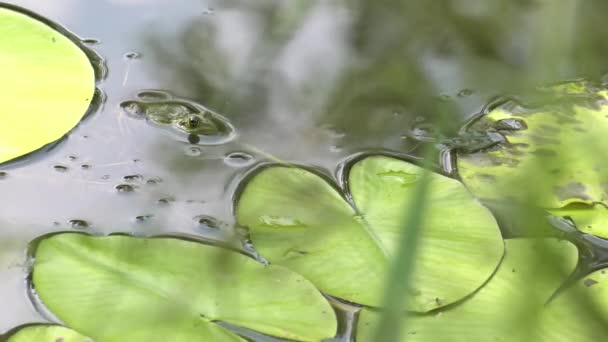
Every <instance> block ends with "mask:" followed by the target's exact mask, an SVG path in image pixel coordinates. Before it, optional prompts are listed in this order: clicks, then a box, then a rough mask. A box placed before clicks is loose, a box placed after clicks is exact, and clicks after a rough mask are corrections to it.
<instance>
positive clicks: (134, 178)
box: [122, 174, 144, 183]
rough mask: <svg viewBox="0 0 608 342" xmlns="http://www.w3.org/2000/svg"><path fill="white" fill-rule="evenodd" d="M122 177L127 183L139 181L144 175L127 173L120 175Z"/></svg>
mask: <svg viewBox="0 0 608 342" xmlns="http://www.w3.org/2000/svg"><path fill="white" fill-rule="evenodd" d="M122 179H124V181H125V182H129V183H133V182H141V181H143V179H144V176H142V175H140V174H135V175H127V176H124V177H122Z"/></svg>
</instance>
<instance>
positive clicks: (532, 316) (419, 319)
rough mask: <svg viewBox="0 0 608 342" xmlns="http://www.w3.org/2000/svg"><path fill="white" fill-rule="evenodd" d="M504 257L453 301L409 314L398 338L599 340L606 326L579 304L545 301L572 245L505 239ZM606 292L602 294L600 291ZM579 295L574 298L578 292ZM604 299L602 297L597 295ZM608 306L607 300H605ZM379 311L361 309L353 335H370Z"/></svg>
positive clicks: (569, 259) (569, 266) (567, 269)
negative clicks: (479, 282) (423, 312)
mask: <svg viewBox="0 0 608 342" xmlns="http://www.w3.org/2000/svg"><path fill="white" fill-rule="evenodd" d="M505 243H506V251H505V259H504V260H503V262H502V263H501V265H500V267H499V268H498V270H497V271H496V274H494V276H493V277H492V278H491V279H490V280H489V281H488V283H487V284H486V285H485V286H484V287H482V288H481V289H479V291H477V292H476V293H475V294H473V295H472V296H471V297H470V298H468V299H466V300H465V301H464V302H462V303H459V304H457V305H456V306H454V307H451V308H446V309H445V310H440V311H438V312H435V313H433V314H430V315H423V316H409V317H407V321H406V323H405V326H406V329H407V331H403V332H402V333H401V336H402V340H404V341H408V342H409V341H425V342H426V341H472V342H485V341H503V342H511V341H512V342H516V341H547V342H559V341H563V342H569V341H589V342H591V341H600V340H604V339H605V336H606V327H605V326H604V327H603V328H601V327H600V328H599V329H598V327H597V326H596V325H594V324H589V321H587V320H586V315H584V314H581V311H580V309H581V308H582V307H584V306H585V305H586V304H581V303H579V304H573V303H572V302H570V300H571V299H573V298H572V297H569V296H572V295H573V294H572V293H571V292H572V291H571V290H566V293H565V295H566V296H567V297H568V298H570V299H568V301H567V303H563V302H562V300H564V299H562V298H561V297H558V300H557V301H555V302H550V303H549V304H548V305H546V302H547V301H548V300H549V298H551V296H552V295H553V294H554V293H555V291H556V290H557V289H558V288H560V287H561V286H562V284H563V283H564V281H566V279H567V278H568V277H569V276H570V274H571V273H572V271H573V270H574V268H575V266H576V264H577V261H578V252H577V249H576V247H575V246H574V245H572V244H571V243H569V242H566V241H559V240H556V239H509V240H506V241H505ZM605 298H608V297H605ZM579 299H580V298H579ZM603 301H604V302H606V300H603ZM606 308H608V306H606ZM380 319H381V316H380V314H379V313H378V312H375V311H371V310H368V309H365V310H363V311H362V312H361V314H360V317H359V323H358V324H359V325H358V327H357V341H360V342H366V341H374V338H373V336H374V333H375V329H376V327H377V326H378V322H379V320H380Z"/></svg>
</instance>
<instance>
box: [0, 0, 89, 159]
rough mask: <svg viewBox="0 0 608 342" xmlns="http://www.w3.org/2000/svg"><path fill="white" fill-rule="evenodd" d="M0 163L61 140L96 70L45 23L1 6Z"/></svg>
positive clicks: (79, 113)
mask: <svg viewBox="0 0 608 342" xmlns="http://www.w3.org/2000/svg"><path fill="white" fill-rule="evenodd" d="M0 37H2V39H0V75H2V76H1V77H0V163H2V162H6V161H8V160H11V159H14V158H16V157H19V156H22V155H25V154H27V153H30V152H32V151H35V150H37V149H39V148H41V147H43V146H45V145H47V144H49V143H51V142H54V141H56V140H58V139H60V138H61V137H62V136H63V135H65V134H66V133H67V132H68V131H69V130H71V129H72V128H73V127H74V126H76V124H77V123H78V122H79V121H80V119H81V118H82V117H83V115H84V114H85V113H86V111H87V109H88V107H89V105H90V103H91V100H92V98H93V94H94V91H95V74H94V70H93V67H92V65H91V63H90V61H89V59H88V58H87V56H86V54H85V53H84V52H83V51H82V50H81V49H80V48H79V47H78V46H77V45H76V44H74V43H73V42H72V41H71V40H70V39H68V38H67V37H65V36H64V35H62V34H61V33H60V32H58V31H56V30H55V29H53V28H51V27H50V26H48V25H47V24H45V23H43V22H40V21H39V20H37V19H34V18H32V17H29V16H27V15H25V14H23V13H20V12H17V11H14V10H11V9H8V8H3V7H0Z"/></svg>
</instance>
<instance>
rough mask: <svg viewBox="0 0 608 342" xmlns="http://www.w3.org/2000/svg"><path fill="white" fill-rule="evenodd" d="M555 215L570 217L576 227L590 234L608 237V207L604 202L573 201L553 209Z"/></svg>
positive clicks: (552, 212) (551, 211)
mask: <svg viewBox="0 0 608 342" xmlns="http://www.w3.org/2000/svg"><path fill="white" fill-rule="evenodd" d="M549 212H550V213H551V214H553V215H555V216H561V217H568V218H570V219H571V220H572V221H573V222H574V224H575V225H576V227H577V228H578V229H579V230H580V231H582V232H584V233H588V234H593V235H597V236H600V237H603V238H608V208H606V207H605V206H604V205H602V204H595V205H587V204H579V203H573V204H570V205H567V206H566V207H564V208H560V209H551V210H549Z"/></svg>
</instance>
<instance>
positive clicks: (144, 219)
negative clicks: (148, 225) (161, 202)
mask: <svg viewBox="0 0 608 342" xmlns="http://www.w3.org/2000/svg"><path fill="white" fill-rule="evenodd" d="M153 218H154V215H139V216H135V222H137V223H144V222H147V221H150V220H151V219H153Z"/></svg>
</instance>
